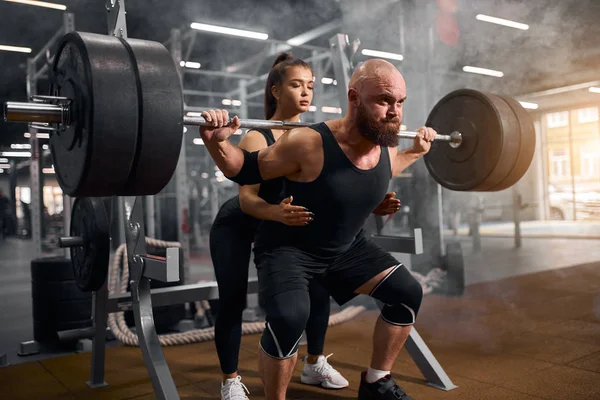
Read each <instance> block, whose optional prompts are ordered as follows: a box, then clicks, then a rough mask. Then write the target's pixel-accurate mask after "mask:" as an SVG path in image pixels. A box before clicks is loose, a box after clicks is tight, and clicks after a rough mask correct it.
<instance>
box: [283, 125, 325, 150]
mask: <svg viewBox="0 0 600 400" xmlns="http://www.w3.org/2000/svg"><path fill="white" fill-rule="evenodd" d="M286 136H287V140H288V142H289V143H290V144H293V145H295V146H297V145H300V146H304V147H310V148H313V147H320V146H322V139H321V134H320V133H319V132H318V131H317V130H315V129H314V127H312V126H303V127H299V128H294V129H291V130H290V131H289V132H287V134H286Z"/></svg>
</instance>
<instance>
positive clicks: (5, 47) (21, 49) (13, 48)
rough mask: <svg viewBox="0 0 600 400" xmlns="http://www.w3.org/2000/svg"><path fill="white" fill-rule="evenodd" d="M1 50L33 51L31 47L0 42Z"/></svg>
mask: <svg viewBox="0 0 600 400" xmlns="http://www.w3.org/2000/svg"><path fill="white" fill-rule="evenodd" d="M0 50H4V51H15V52H17V53H31V49H30V48H29V47H17V46H7V45H3V44H0Z"/></svg>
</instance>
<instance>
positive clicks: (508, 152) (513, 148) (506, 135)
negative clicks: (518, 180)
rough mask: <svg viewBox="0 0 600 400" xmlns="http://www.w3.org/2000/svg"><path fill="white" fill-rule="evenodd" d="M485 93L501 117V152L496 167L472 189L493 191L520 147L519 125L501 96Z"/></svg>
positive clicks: (510, 168)
mask: <svg viewBox="0 0 600 400" xmlns="http://www.w3.org/2000/svg"><path fill="white" fill-rule="evenodd" d="M486 95H487V96H488V97H489V98H490V100H492V101H493V103H494V106H495V107H496V111H497V112H498V115H499V116H500V118H501V119H502V133H503V139H502V152H501V153H500V159H499V160H498V163H497V164H496V168H494V171H493V172H492V173H491V174H490V176H489V177H488V179H486V180H485V181H484V182H482V183H481V184H480V185H479V186H477V188H476V189H474V190H476V191H480V192H486V191H495V190H496V189H494V188H495V187H496V186H497V185H498V183H499V182H502V181H503V180H505V179H506V178H507V177H508V176H509V175H510V172H511V171H512V169H513V168H514V166H515V164H516V162H517V157H518V156H519V149H520V148H521V126H520V125H519V120H518V118H517V116H516V114H515V113H514V111H513V110H512V108H511V107H510V106H509V105H508V103H507V102H506V101H504V99H503V98H502V97H500V96H497V95H494V94H490V93H487V94H486Z"/></svg>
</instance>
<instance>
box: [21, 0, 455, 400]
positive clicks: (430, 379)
mask: <svg viewBox="0 0 600 400" xmlns="http://www.w3.org/2000/svg"><path fill="white" fill-rule="evenodd" d="M106 9H107V12H108V16H107V20H108V27H109V30H108V31H109V35H114V36H118V37H121V38H123V39H125V40H126V39H127V27H126V21H125V4H124V0H106ZM169 42H170V45H171V53H172V55H173V58H174V60H175V62H179V61H180V60H181V55H182V51H181V33H180V32H179V31H177V30H173V31H172V34H171V39H170V40H169ZM331 42H332V43H334V42H335V43H336V46H332V51H331V60H332V63H333V66H334V69H335V71H336V76H337V80H338V82H339V84H338V86H339V87H340V88H341V89H343V90H344V94H345V87H347V82H348V80H349V72H350V68H349V65H350V62H349V61H348V49H347V46H348V45H349V43H348V40H347V37H346V36H345V35H336V36H334V37H333V38H332V39H331ZM317 57H319V58H320V57H321V56H320V55H317ZM323 58H324V57H323ZM246 89H247V81H245V80H242V81H241V82H240V87H239V89H238V90H239V92H240V93H241V94H242V95H244V93H245V91H246ZM341 89H340V90H341ZM340 93H341V92H340ZM342 104H343V103H342ZM32 137H33V138H35V135H32ZM182 146H183V147H182V154H181V155H180V160H179V164H178V166H177V169H176V173H175V179H176V186H177V193H178V195H181V194H184V196H178V207H177V208H178V222H179V234H180V235H181V237H185V234H186V232H183V231H182V226H183V222H184V218H185V210H186V209H187V200H188V196H186V195H185V194H186V193H187V182H186V168H185V143H184V144H183V145H182ZM32 148H33V146H32ZM32 165H34V162H32ZM32 168H33V167H32ZM36 168H38V169H39V164H37V166H36ZM118 200H119V201H118V202H109V201H108V200H107V202H106V203H107V204H108V203H111V205H110V206H109V212H110V213H111V214H112V213H117V214H120V215H121V218H120V220H121V221H122V227H123V231H122V232H123V233H124V238H125V243H126V247H127V260H128V265H129V272H130V273H129V279H130V281H129V284H130V293H125V294H121V295H116V296H112V297H110V296H109V293H108V283H105V284H104V285H103V287H102V288H100V290H98V291H96V292H94V293H93V315H92V318H93V326H92V328H87V329H80V330H74V331H65V332H60V333H59V336H60V337H62V338H67V337H68V338H84V337H93V341H92V365H91V378H90V380H89V381H88V382H87V384H88V385H89V386H90V387H92V388H96V387H102V386H106V385H107V383H106V382H105V381H104V372H105V347H106V337H107V316H108V313H110V312H117V311H124V310H128V309H132V310H133V314H134V320H135V326H136V333H137V336H138V339H139V345H140V348H141V351H142V355H143V359H144V363H145V365H146V368H147V369H148V373H149V376H150V380H151V383H152V386H153V389H154V393H155V395H156V397H157V398H158V399H179V395H178V393H177V388H176V385H175V382H174V380H173V377H172V375H171V372H170V370H169V367H168V364H167V362H166V359H165V356H164V353H163V351H162V348H161V345H160V342H159V339H158V335H157V333H156V328H155V325H154V317H153V307H154V306H163V305H168V304H181V303H185V302H188V301H196V300H199V299H214V298H218V289H217V285H216V283H215V282H211V283H204V284H196V285H182V286H177V287H169V288H162V289H155V290H151V289H150V280H151V279H154V280H159V281H162V282H178V281H179V280H180V265H181V262H180V258H181V254H182V253H183V254H185V253H189V251H186V249H185V246H183V248H168V249H167V250H166V257H165V258H161V257H155V256H148V255H147V251H146V241H145V238H146V224H145V222H144V220H145V218H144V206H145V203H146V202H145V201H144V198H142V197H136V196H126V197H121V198H119V199H118ZM115 203H116V204H118V206H117V209H114V207H113V206H112V204H115ZM182 211H183V212H182ZM382 224H383V223H382V221H381V220H378V221H377V225H378V228H379V229H378V234H377V235H374V236H373V238H374V240H375V241H378V242H379V243H380V244H381V245H382V246H383V247H384V248H387V249H389V250H390V251H396V252H404V253H410V254H419V253H422V252H423V241H422V237H421V230H420V229H415V230H414V232H413V233H414V236H413V237H412V238H392V237H387V236H383V235H380V233H381V229H380V228H381V227H382ZM185 264H187V263H185ZM248 285H249V288H248V293H256V292H257V291H258V282H257V280H256V279H251V280H249V283H248ZM406 348H407V350H408V352H409V354H410V355H411V357H412V358H413V360H414V361H415V363H416V364H417V366H418V367H419V369H420V370H421V372H422V373H423V375H424V376H425V378H426V380H427V383H428V384H429V385H431V386H433V387H436V388H439V389H443V390H451V389H453V388H455V387H456V386H455V385H454V384H453V383H452V382H451V381H450V379H449V378H448V376H447V375H446V374H445V372H444V370H443V369H442V368H441V366H440V365H439V363H438V362H437V360H436V359H435V357H434V356H433V354H432V353H431V351H430V350H429V348H428V347H427V346H426V344H425V343H424V341H423V340H422V339H421V337H420V336H419V334H418V333H417V331H416V330H415V329H413V330H412V332H411V335H410V337H409V339H408V340H407V344H406Z"/></svg>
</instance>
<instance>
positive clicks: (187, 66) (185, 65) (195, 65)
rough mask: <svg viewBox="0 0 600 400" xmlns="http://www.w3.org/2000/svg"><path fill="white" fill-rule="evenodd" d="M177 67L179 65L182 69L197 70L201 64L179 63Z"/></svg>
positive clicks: (191, 62) (192, 62)
mask: <svg viewBox="0 0 600 400" xmlns="http://www.w3.org/2000/svg"><path fill="white" fill-rule="evenodd" d="M179 65H181V66H182V67H186V68H194V69H198V68H200V67H201V66H202V64H200V63H199V62H194V61H180V62H179Z"/></svg>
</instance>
